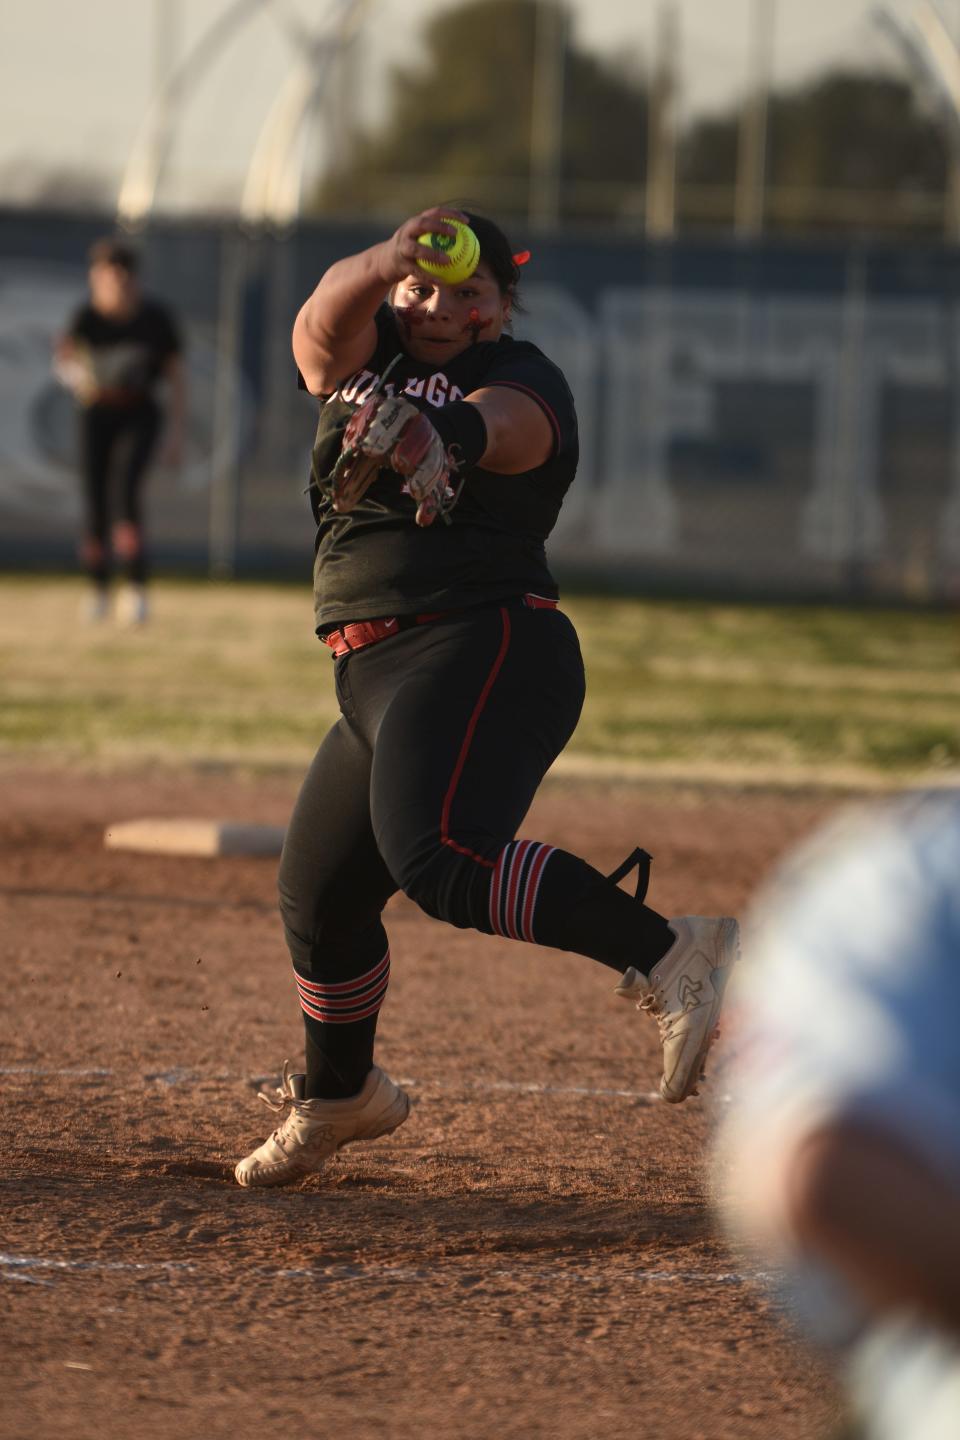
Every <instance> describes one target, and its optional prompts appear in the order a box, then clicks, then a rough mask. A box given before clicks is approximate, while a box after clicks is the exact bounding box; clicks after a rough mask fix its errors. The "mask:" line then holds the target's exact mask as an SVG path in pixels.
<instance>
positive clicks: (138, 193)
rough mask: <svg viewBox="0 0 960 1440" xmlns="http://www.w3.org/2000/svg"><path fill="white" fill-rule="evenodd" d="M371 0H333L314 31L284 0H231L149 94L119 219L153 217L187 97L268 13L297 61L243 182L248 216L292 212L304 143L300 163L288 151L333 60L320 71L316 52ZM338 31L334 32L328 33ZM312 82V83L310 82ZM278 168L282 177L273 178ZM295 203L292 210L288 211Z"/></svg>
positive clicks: (343, 34) (326, 50)
mask: <svg viewBox="0 0 960 1440" xmlns="http://www.w3.org/2000/svg"><path fill="white" fill-rule="evenodd" d="M365 4H366V0H332V4H331V7H330V11H329V12H328V14H327V16H326V17H325V20H324V22H322V23H321V26H320V27H319V28H318V31H316V32H313V33H311V32H310V31H309V30H307V29H306V28H305V27H304V26H303V24H302V23H301V21H300V19H299V17H298V16H297V15H296V13H295V12H294V11H292V10H291V9H290V8H289V6H288V5H287V4H286V0H233V3H232V4H231V5H230V6H229V7H228V8H227V9H226V10H225V11H224V12H223V14H221V15H220V16H218V17H217V19H216V20H215V21H214V22H213V23H212V24H211V25H210V26H209V27H208V29H207V30H206V31H205V32H204V33H203V35H201V37H200V39H199V40H198V41H197V43H196V44H195V45H194V47H193V49H192V50H191V51H190V52H189V54H187V55H186V56H185V57H184V59H183V60H182V61H181V63H180V64H179V65H178V66H177V68H176V69H175V70H174V72H173V73H172V75H171V76H170V77H169V79H168V80H167V81H166V82H165V83H164V84H163V85H162V86H161V87H160V88H159V89H158V91H157V92H156V94H155V95H154V96H153V97H152V98H151V100H150V102H149V104H148V106H147V109H146V113H145V114H144V117H143V120H142V121H141V123H140V127H139V129H138V131H137V134H136V137H135V138H134V142H133V145H132V147H131V150H130V155H129V157H128V160H127V164H126V167H125V169H124V174H123V178H122V180H121V182H120V189H119V192H118V196H117V206H116V210H117V220H118V223H119V224H121V225H122V226H123V227H124V228H125V229H128V230H137V229H140V228H142V226H143V225H144V224H145V223H146V221H147V220H148V219H149V217H150V215H151V213H152V211H153V207H154V204H155V201H156V195H157V190H158V187H159V184H160V180H161V178H162V176H163V171H164V168H165V166H166V163H167V160H168V158H169V155H170V149H171V146H172V143H173V138H174V134H175V130H176V124H177V120H178V119H179V115H180V111H181V110H182V107H183V104H184V102H185V101H186V100H187V99H188V98H189V97H190V95H191V94H192V93H193V92H194V90H195V89H196V87H197V84H198V82H199V81H200V80H201V79H202V77H203V75H204V74H205V73H206V71H207V70H208V69H209V67H210V65H211V64H212V63H213V61H215V60H216V59H217V58H219V56H220V54H221V53H222V51H223V49H224V46H225V45H226V44H227V43H228V42H229V41H230V40H232V39H233V38H234V36H235V35H237V34H239V32H240V31H241V30H242V29H243V27H244V26H245V25H246V24H247V22H248V21H249V20H250V19H252V18H253V16H254V15H255V14H258V13H260V12H262V11H265V12H266V13H268V14H269V15H271V16H272V18H273V19H274V20H275V21H276V22H277V24H278V25H279V26H280V29H281V31H282V33H283V35H284V37H285V39H286V40H287V41H288V43H289V44H290V47H291V49H292V50H293V52H294V54H295V56H296V60H295V63H294V68H293V71H292V73H291V75H290V76H289V77H288V80H287V82H286V83H285V85H284V86H283V88H282V90H281V93H280V95H279V96H278V97H277V100H276V101H275V102H274V105H273V106H272V107H271V109H270V111H269V113H268V116H267V119H266V121H265V123H264V126H263V128H262V129H261V132H260V135H259V137H258V140H257V142H256V145H255V148H254V154H253V158H252V160H251V164H250V169H249V171H248V175H247V181H246V185H245V188H244V206H243V211H244V215H245V218H249V219H253V218H256V219H268V218H274V210H275V209H276V218H285V219H289V218H293V216H294V215H295V214H296V213H297V210H298V208H299V204H300V197H301V194H302V175H303V167H304V163H305V159H306V145H305V143H304V144H302V145H301V147H300V155H299V163H298V164H296V165H292V164H291V163H290V159H289V156H290V151H291V149H292V147H293V145H294V143H295V142H296V140H297V138H298V136H300V135H301V134H302V132H303V131H304V128H305V121H306V120H307V118H308V117H309V116H310V115H311V114H312V112H313V109H314V108H315V105H316V103H317V98H318V96H319V94H320V92H321V90H322V88H323V84H324V82H325V79H326V75H327V72H328V70H329V64H326V65H323V66H322V67H321V71H322V75H321V76H320V77H318V76H317V74H316V63H317V60H318V58H322V59H326V60H328V61H330V60H332V58H333V57H334V56H335V55H336V53H337V51H338V49H339V48H340V47H341V46H342V45H343V44H344V43H345V41H346V40H347V39H349V38H351V37H352V35H353V33H354V32H355V22H356V21H357V19H358V18H359V17H360V16H361V12H362V10H363V8H364V6H365ZM330 31H332V32H333V37H332V38H331V37H330V36H329V35H325V33H324V32H330ZM308 81H309V83H308ZM278 169H279V173H280V176H281V179H280V181H279V183H278V181H277V180H276V178H275V171H277V170H278ZM291 204H292V205H293V208H292V210H291Z"/></svg>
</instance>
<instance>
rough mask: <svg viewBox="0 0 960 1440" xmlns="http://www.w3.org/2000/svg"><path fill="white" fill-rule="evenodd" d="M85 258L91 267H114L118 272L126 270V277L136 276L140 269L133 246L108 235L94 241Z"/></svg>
mask: <svg viewBox="0 0 960 1440" xmlns="http://www.w3.org/2000/svg"><path fill="white" fill-rule="evenodd" d="M87 258H88V260H89V261H90V264H91V265H116V267H117V269H118V270H126V272H127V274H128V275H136V273H137V271H138V270H139V269H140V256H139V255H138V254H137V252H136V250H134V248H133V246H132V245H128V244H127V243H126V241H125V240H115V239H114V238H113V237H112V236H109V235H108V236H106V237H105V238H104V239H103V240H95V241H94V243H93V244H92V245H91V246H90V249H89V251H88V252H87Z"/></svg>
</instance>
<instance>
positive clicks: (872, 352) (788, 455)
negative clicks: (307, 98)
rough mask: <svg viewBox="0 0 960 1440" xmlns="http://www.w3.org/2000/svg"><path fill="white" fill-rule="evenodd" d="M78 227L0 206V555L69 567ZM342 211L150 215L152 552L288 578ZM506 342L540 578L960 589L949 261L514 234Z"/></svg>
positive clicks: (883, 251)
mask: <svg viewBox="0 0 960 1440" xmlns="http://www.w3.org/2000/svg"><path fill="white" fill-rule="evenodd" d="M109 228H110V226H109V222H108V221H106V220H104V219H103V218H102V217H95V216H88V217H83V218H78V217H56V216H51V215H50V214H49V213H43V214H41V213H33V214H32V213H29V212H23V211H17V212H7V213H0V407H2V425H0V561H2V562H3V563H5V564H7V565H18V566H34V565H43V564H51V563H70V562H71V560H72V555H73V550H74V545H75V536H76V527H77V521H78V515H79V496H78V490H77V483H76V479H75V471H74V461H73V414H72V408H71V401H70V399H69V397H68V396H67V395H66V393H65V392H63V391H62V390H61V389H59V388H58V386H57V385H56V383H55V381H54V380H53V378H52V375H51V371H50V346H51V343H52V340H53V337H54V335H55V334H56V332H57V330H58V329H59V328H60V327H61V326H63V324H64V323H65V321H66V318H67V316H68V315H69V313H70V311H71V309H72V308H73V307H74V306H75V305H76V304H78V303H79V302H80V301H81V299H82V298H83V295H84V289H85V253H86V249H87V246H88V244H89V242H90V241H91V240H92V239H93V238H94V237H95V236H97V235H98V234H101V233H103V232H104V231H106V230H109ZM377 238H379V232H376V231H374V230H372V229H371V228H370V227H369V226H366V225H362V224H356V225H333V224H331V225H325V226H306V225H304V226H301V227H299V228H298V229H296V230H295V231H293V232H291V233H290V234H289V235H286V236H284V237H283V238H279V237H277V236H272V235H265V234H264V235H252V234H250V233H241V232H239V231H238V230H236V229H235V228H233V227H228V226H226V225H224V226H217V225H203V224H199V223H194V224H190V223H184V224H165V225H157V226H155V227H154V228H152V229H151V230H150V232H149V233H148V235H147V236H146V237H145V239H144V242H143V248H144V259H145V265H144V282H145V288H147V289H148V290H149V291H151V292H153V293H155V294H157V295H159V296H161V297H162V298H164V299H166V300H168V301H169V302H171V303H172V304H173V305H174V307H175V308H176V309H177V310H178V312H179V315H180V318H181V321H182V324H183V327H184V330H185V332H186V337H187V341H188V345H189V371H190V377H191V404H190V426H189V429H190V437H189V454H188V459H187V463H186V465H185V466H184V467H183V469H182V470H180V471H179V472H176V473H174V472H165V471H163V470H158V471H157V472H156V473H155V475H154V476H153V479H152V481H151V484H150V491H149V513H150V527H149V528H150V534H151V538H152V544H153V550H154V554H155V557H156V559H157V561H158V563H160V564H161V565H167V566H176V567H178V568H180V569H195V570H198V571H203V570H207V569H212V570H214V571H215V572H219V573H231V572H232V573H238V574H243V573H252V572H260V573H263V572H267V571H270V572H277V573H282V572H287V573H299V574H303V575H306V573H307V572H308V570H309V565H310V560H311V552H312V524H311V520H310V514H309V508H308V506H307V502H306V499H305V497H304V495H303V493H302V491H303V487H304V485H305V484H306V480H307V472H308V457H309V450H310V444H311V439H312V433H313V429H314V425H315V420H316V402H314V401H312V400H311V399H310V398H309V397H308V396H305V395H303V394H302V393H299V392H298V391H297V388H296V383H295V381H296V376H295V371H294V366H293V361H292V358H291V355H290V344H289V335H290V327H291V324H292V320H293V317H294V315H295V313H296V310H297V308H298V307H299V305H300V303H301V302H302V300H303V299H304V298H305V296H306V295H307V294H308V293H309V291H310V290H311V289H312V287H313V285H314V284H315V282H316V280H317V278H318V277H319V275H320V274H321V273H322V271H323V270H324V268H325V267H326V266H327V265H328V264H329V263H330V262H331V261H332V260H334V259H336V258H337V257H338V256H340V255H342V254H345V253H348V252H350V251H352V250H355V249H358V248H361V247H362V246H364V245H366V244H369V243H372V242H373V241H374V240H375V239H377ZM515 238H516V239H517V241H518V243H519V242H520V241H522V242H523V244H524V246H529V248H530V249H531V250H532V251H533V259H532V261H531V263H530V265H529V266H528V267H526V268H525V270H524V287H523V288H524V298H525V305H526V310H525V313H524V314H523V316H522V317H521V318H520V319H519V320H518V323H517V327H516V330H517V333H518V334H521V335H523V336H526V337H529V338H530V339H533V340H535V341H536V342H537V343H538V344H540V345H541V346H542V347H543V349H544V350H545V351H546V352H547V354H549V355H550V356H551V357H552V358H553V359H554V360H556V361H557V363H558V364H559V365H560V366H561V368H562V369H563V370H564V372H565V373H566V375H567V377H568V379H569V381H570V384H571V386H572V388H573V390H574V393H575V395H576V399H577V406H578V411H579V415H580V423H581V430H582V447H583V459H582V464H581V470H580V475H579V477H578V480H577V482H576V485H575V486H574V488H573V490H572V491H571V493H570V495H569V497H568V499H567V502H566V504H565V506H564V510H563V513H562V515H561V520H560V524H559V526H558V528H557V530H556V532H555V535H554V537H553V541H552V545H551V554H552V558H553V561H554V564H555V567H556V569H557V571H558V572H559V573H560V574H561V575H563V576H566V577H567V578H576V579H581V580H584V581H589V582H596V581H603V582H606V583H612V584H619V585H623V586H629V587H631V588H635V589H641V590H643V589H646V590H681V589H683V590H695V591H698V592H701V593H714V594H717V595H726V594H731V595H732V594H740V595H756V596H783V597H785V598H786V597H816V596H822V597H824V598H855V597H865V596H882V597H886V598H891V599H912V600H935V599H944V598H952V597H953V596H954V594H955V593H956V592H957V591H958V589H960V426H958V418H960V409H958V403H957V382H958V364H960V352H958V342H960V328H958V278H960V255H958V252H956V251H954V250H952V249H944V248H934V247H930V248H924V249H918V248H909V249H908V248H904V247H897V248H890V247H885V248H880V247H878V246H866V245H864V246H856V245H849V246H844V247H841V246H837V245H834V246H825V245H816V246H814V245H812V244H811V245H802V244H798V243H789V244H787V243H769V242H767V243H761V244H745V243H738V242H733V241H728V240H723V241H721V240H718V241H716V242H704V241H697V242H695V243H694V242H683V241H681V242H675V243H672V244H669V245H666V244H664V245H651V244H650V243H645V242H643V241H640V240H635V241H631V240H626V239H622V238H618V239H616V240H611V241H609V242H606V243H604V242H602V241H599V240H595V239H593V240H591V239H587V238H584V237H581V236H576V237H572V236H571V237H566V238H563V237H551V238H543V239H538V238H537V237H536V236H532V237H531V236H527V235H523V236H517V237H515Z"/></svg>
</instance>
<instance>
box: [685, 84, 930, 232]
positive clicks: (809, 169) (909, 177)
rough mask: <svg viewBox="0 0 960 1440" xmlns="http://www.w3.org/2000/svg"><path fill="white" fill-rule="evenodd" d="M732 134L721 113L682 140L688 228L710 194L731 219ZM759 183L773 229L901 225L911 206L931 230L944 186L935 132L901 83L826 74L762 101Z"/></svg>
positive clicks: (735, 122) (733, 124) (735, 124)
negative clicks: (765, 123) (763, 153)
mask: <svg viewBox="0 0 960 1440" xmlns="http://www.w3.org/2000/svg"><path fill="white" fill-rule="evenodd" d="M738 130H739V115H738V114H737V112H735V111H729V112H727V113H726V114H724V115H721V116H715V117H712V118H710V119H704V120H701V121H699V122H698V123H697V124H695V125H694V126H693V127H692V128H691V129H690V130H689V131H688V132H687V134H686V135H685V136H684V138H683V141H682V144H681V152H680V180H681V185H682V186H683V187H684V189H685V190H686V197H687V201H688V204H689V207H690V208H689V210H688V212H687V214H688V218H693V213H692V212H694V211H695V209H696V202H697V199H698V197H699V199H700V201H701V202H702V203H703V213H704V214H705V213H706V210H707V203H706V202H708V201H709V200H710V198H713V199H714V201H716V199H717V197H718V194H719V193H720V192H719V187H723V192H724V194H725V199H726V204H727V206H728V207H729V208H728V210H727V216H729V214H730V213H732V194H733V186H734V183H735V178H736V167H737V141H738ZM767 183H768V187H769V195H768V206H767V212H768V218H769V221H770V224H771V225H772V226H773V227H774V228H781V229H797V228H804V229H810V228H813V227H817V228H831V229H842V228H848V227H852V228H858V229H866V228H886V227H888V226H896V225H898V224H900V225H902V224H903V223H905V221H906V220H907V219H908V218H912V217H908V215H907V209H906V201H907V200H912V201H913V202H916V200H917V199H919V200H921V201H923V200H924V199H925V200H926V201H927V202H928V205H927V214H928V223H930V224H932V225H936V224H938V223H939V214H938V211H939V205H940V203H941V202H942V197H943V193H944V187H945V184H946V152H945V147H944V139H943V135H942V131H941V127H940V126H938V125H937V123H936V122H935V121H933V120H931V119H930V118H929V117H928V116H926V115H925V114H923V113H922V111H921V110H920V108H919V106H918V104H917V102H916V99H915V98H914V95H913V92H912V91H911V89H910V87H909V86H908V85H906V84H905V83H904V82H903V81H901V80H899V79H897V78H895V77H893V76H882V75H867V74H861V73H858V72H856V71H833V72H831V73H829V74H826V75H823V76H821V77H819V78H818V79H816V80H814V81H813V82H811V83H808V84H806V85H802V86H798V87H795V88H793V89H791V90H786V91H781V92H780V93H775V94H773V95H772V96H771V97H770V107H769V130H768V164H767ZM698 187H702V188H698ZM709 187H714V188H713V189H712V190H711V189H710V188H709ZM901 201H902V202H904V204H903V206H900V205H899V203H898V202H901ZM714 218H719V214H718V213H717V212H716V211H715V213H714ZM724 218H727V217H724Z"/></svg>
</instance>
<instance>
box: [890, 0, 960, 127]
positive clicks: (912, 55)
mask: <svg viewBox="0 0 960 1440" xmlns="http://www.w3.org/2000/svg"><path fill="white" fill-rule="evenodd" d="M872 17H873V20H874V22H875V23H876V24H877V25H878V26H879V27H880V28H881V29H882V30H884V31H885V32H886V33H887V34H888V35H889V36H890V37H891V39H893V40H894V41H895V43H896V44H897V45H898V47H899V48H900V51H901V53H902V54H903V55H905V57H906V59H907V60H908V62H909V64H910V66H911V68H912V69H913V70H914V71H915V72H916V73H918V74H919V75H920V77H921V78H922V79H924V80H926V81H927V82H928V83H929V82H931V81H932V82H933V85H934V86H935V88H936V91H937V93H938V96H939V98H940V100H941V102H945V104H944V109H945V111H946V114H947V118H948V120H949V121H950V122H951V125H952V127H955V128H956V130H957V133H958V135H960V51H958V49H957V45H956V42H955V41H954V39H953V37H952V36H951V34H950V31H949V30H948V28H947V25H946V22H945V21H944V18H943V16H942V15H941V14H940V12H939V10H938V9H937V8H936V6H935V5H933V4H932V3H931V0H917V3H916V4H914V6H913V8H912V9H911V11H910V12H909V14H908V15H907V16H905V17H902V16H900V15H898V14H897V13H896V11H895V10H894V9H893V6H892V5H891V4H890V3H889V0H882V3H880V4H877V5H875V6H874V7H873V11H872Z"/></svg>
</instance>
